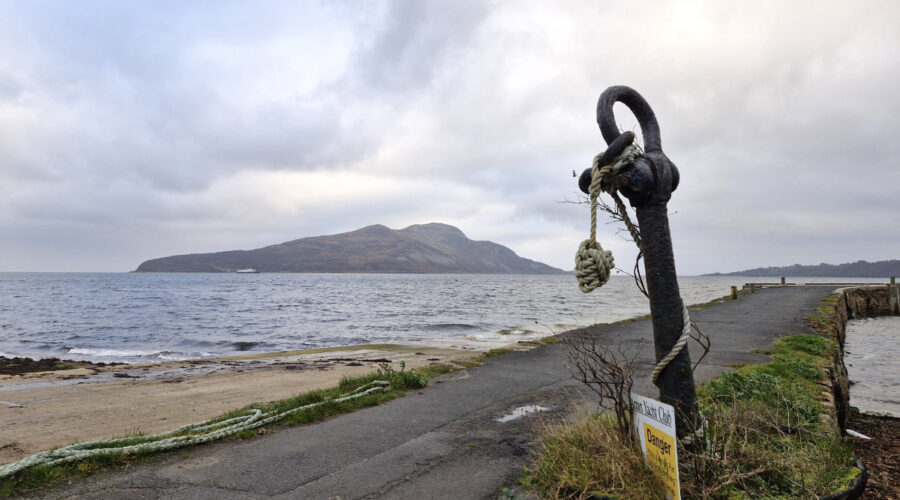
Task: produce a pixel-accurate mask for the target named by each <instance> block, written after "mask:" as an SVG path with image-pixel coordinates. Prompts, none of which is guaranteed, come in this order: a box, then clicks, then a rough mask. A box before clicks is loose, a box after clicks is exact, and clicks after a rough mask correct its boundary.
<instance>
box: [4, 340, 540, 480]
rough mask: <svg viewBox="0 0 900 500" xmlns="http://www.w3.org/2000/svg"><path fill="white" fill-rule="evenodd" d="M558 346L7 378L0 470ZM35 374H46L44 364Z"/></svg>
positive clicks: (353, 354) (367, 351)
mask: <svg viewBox="0 0 900 500" xmlns="http://www.w3.org/2000/svg"><path fill="white" fill-rule="evenodd" d="M549 336H552V335H550V334H548V335H540V334H531V335H527V336H519V335H517V336H515V337H512V338H510V339H500V340H478V339H471V338H464V337H463V338H450V339H439V340H430V341H421V342H411V343H407V344H370V345H357V346H342V347H327V348H319V349H308V350H301V351H287V352H276V353H252V354H245V355H238V356H227V357H220V358H204V359H193V360H183V361H164V362H157V363H145V364H115V365H111V364H109V363H106V364H105V365H100V364H89V363H80V364H79V366H74V367H70V368H68V369H63V370H54V371H31V372H27V373H20V374H16V375H8V374H5V375H0V428H2V429H4V432H3V434H4V436H3V442H0V463H8V462H13V461H16V460H19V459H21V458H24V457H26V456H28V455H31V454H33V453H37V452H39V451H44V450H47V449H50V448H52V447H54V446H61V445H66V444H70V443H73V442H78V441H86V440H92V439H101V438H108V437H112V436H120V435H125V434H130V433H135V432H145V433H154V432H161V431H166V430H170V429H174V428H177V427H180V426H183V425H187V424H191V423H194V422H198V421H201V420H205V419H208V418H213V417H216V416H219V415H222V414H224V413H226V412H229V411H232V410H236V409H239V408H243V407H245V406H248V405H250V404H254V403H268V402H273V401H277V400H281V399H285V398H289V397H292V396H294V395H297V394H299V393H302V392H306V391H310V390H315V389H324V388H328V387H332V386H335V385H337V383H338V382H339V381H340V379H341V378H342V377H345V376H357V375H363V374H367V373H370V372H372V371H374V370H376V369H377V368H378V366H379V364H381V363H390V365H391V366H392V367H394V369H397V370H399V369H400V367H401V366H404V367H405V368H406V369H412V368H420V367H427V366H429V365H436V364H447V365H451V366H455V367H458V368H463V369H464V368H465V366H466V365H467V363H471V362H472V360H473V358H479V357H481V356H483V355H485V354H486V353H488V352H489V351H491V350H493V349H504V350H506V349H509V350H528V349H531V348H533V347H535V346H538V345H540V344H541V339H543V338H545V337H549ZM20 359H21V358H20ZM59 362H61V363H63V364H69V363H68V362H66V361H62V360H60V361H59ZM75 363H78V362H75ZM33 365H34V366H42V365H41V363H40V362H39V361H38V362H35V363H33ZM44 365H46V363H45V364H44Z"/></svg>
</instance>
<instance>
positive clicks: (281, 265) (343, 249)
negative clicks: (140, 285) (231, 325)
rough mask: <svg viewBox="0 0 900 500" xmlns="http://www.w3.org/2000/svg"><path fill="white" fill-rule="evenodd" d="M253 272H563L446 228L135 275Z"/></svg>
mask: <svg viewBox="0 0 900 500" xmlns="http://www.w3.org/2000/svg"><path fill="white" fill-rule="evenodd" d="M244 268H253V269H256V270H258V271H262V272H287V273H483V274H557V273H563V272H564V271H562V270H560V269H556V268H554V267H550V266H548V265H546V264H542V263H540V262H535V261H533V260H529V259H525V258H522V257H519V256H518V255H516V253H515V252H513V251H512V250H510V249H509V248H507V247H505V246H503V245H498V244H497V243H492V242H490V241H473V240H470V239H469V238H467V237H466V235H465V234H463V232H462V231H460V230H459V229H457V228H455V227H453V226H449V225H447V224H437V223H431V224H418V225H413V226H409V227H407V228H405V229H400V230H394V229H390V228H388V227H385V226H382V225H380V224H378V225H374V226H367V227H364V228H362V229H357V230H356V231H351V232H348V233H341V234H333V235H328V236H313V237H310V238H301V239H298V240H293V241H288V242H285V243H281V244H278V245H271V246H267V247H264V248H258V249H256V250H231V251H227V252H216V253H201V254H190V255H175V256H172V257H162V258H158V259H151V260H148V261H146V262H143V263H142V264H141V265H140V266H138V268H137V270H136V272H206V273H215V272H232V271H236V270H238V269H244Z"/></svg>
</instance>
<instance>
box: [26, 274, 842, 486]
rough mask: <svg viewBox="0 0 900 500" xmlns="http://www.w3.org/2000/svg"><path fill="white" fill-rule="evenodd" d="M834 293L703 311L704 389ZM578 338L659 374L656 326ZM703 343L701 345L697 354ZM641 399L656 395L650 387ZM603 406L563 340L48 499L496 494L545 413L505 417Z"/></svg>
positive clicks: (597, 331) (644, 383) (641, 385)
mask: <svg viewBox="0 0 900 500" xmlns="http://www.w3.org/2000/svg"><path fill="white" fill-rule="evenodd" d="M830 291H831V289H830V288H822V287H785V288H770V289H764V290H759V291H757V293H754V294H751V295H746V296H741V297H740V299H739V300H737V301H731V302H725V303H722V304H717V305H715V306H713V307H710V308H709V309H707V310H703V311H693V312H692V318H693V319H694V320H695V321H696V322H697V323H698V324H699V325H700V327H701V328H702V329H703V330H704V332H706V333H707V334H708V335H710V336H711V337H712V342H713V345H712V351H711V352H710V354H709V356H707V358H706V359H705V360H704V362H703V364H702V365H701V366H700V367H699V368H698V369H697V372H696V373H695V377H696V378H697V381H698V382H702V381H704V380H708V379H709V378H711V377H713V376H715V375H717V374H719V373H721V372H723V371H725V370H729V369H730V368H729V366H730V365H731V364H733V363H739V362H740V363H752V362H763V361H766V360H767V359H768V357H767V356H763V355H760V354H753V353H752V352H751V351H753V350H755V349H761V348H766V347H769V346H771V344H772V342H773V341H774V340H775V339H776V338H778V337H780V336H784V335H792V334H798V333H810V332H811V331H812V330H811V329H810V328H809V327H808V326H807V325H806V323H805V321H804V317H806V316H807V315H809V314H811V313H812V312H813V311H814V309H815V307H816V306H817V305H819V303H820V301H821V300H822V298H823V297H824V296H825V295H826V294H827V293H829V292H830ZM573 333H580V334H585V333H586V334H590V335H597V336H598V337H599V338H601V339H603V341H604V342H610V343H613V344H621V345H622V346H626V348H630V349H636V348H638V347H642V350H641V358H640V359H641V362H642V365H645V367H646V370H643V368H644V366H642V371H645V372H646V373H647V377H646V378H649V373H650V369H651V367H652V364H651V359H650V357H651V356H652V353H653V347H652V340H651V339H652V334H651V325H650V322H649V321H636V322H632V323H621V324H613V325H602V326H596V327H591V328H587V329H584V330H578V331H575V332H573ZM697 349H698V348H697V346H692V347H691V353H692V355H693V354H694V353H696V352H698V351H697ZM635 390H636V392H639V393H642V394H646V395H649V396H651V397H655V396H657V394H658V393H657V391H656V390H655V389H654V388H652V387H651V386H650V384H649V381H648V380H637V381H636V384H635ZM585 404H587V405H589V406H590V405H593V404H595V403H593V402H592V401H591V397H590V393H588V392H587V391H585V390H584V389H583V388H582V386H581V384H579V383H577V382H575V381H574V380H573V379H572V377H571V374H570V372H569V369H568V367H567V353H566V348H565V346H564V345H561V344H552V345H547V346H542V347H539V348H536V349H533V350H530V351H523V352H516V353H512V354H507V355H503V356H498V357H495V358H491V359H489V360H487V362H486V363H485V364H484V366H482V367H478V368H473V369H469V370H465V371H462V372H455V373H452V374H448V375H445V376H443V377H439V378H436V379H433V381H432V384H431V385H430V386H429V387H428V388H427V389H424V390H422V391H420V392H411V393H409V394H407V396H405V397H403V398H400V399H396V400H394V401H391V402H389V403H387V404H384V405H382V406H377V407H372V408H368V409H365V410H361V411H358V412H355V413H351V414H347V415H343V416H340V417H337V418H334V419H331V420H328V421H325V422H321V423H317V424H312V425H307V426H301V427H275V428H274V429H272V431H271V432H270V433H269V434H268V435H266V436H263V437H260V438H257V439H254V440H250V441H243V442H241V441H229V442H222V443H216V444H212V445H207V446H203V447H199V448H193V449H190V450H187V451H180V452H179V451H176V452H173V453H170V454H166V455H163V456H159V457H156V458H151V459H148V460H145V461H142V462H141V463H140V464H138V465H136V466H133V467H131V468H128V469H125V470H122V469H119V470H112V471H108V472H103V473H100V474H96V475H94V476H91V477H89V478H85V479H73V480H72V482H71V483H70V484H67V485H63V486H62V487H58V488H54V489H52V490H48V491H46V492H44V494H43V496H44V497H46V498H60V497H62V498H69V497H76V498H103V499H108V498H123V499H125V498H127V499H142V498H148V499H149V498H167V499H168V498H178V499H189V498H216V499H230V498H240V499H246V498H268V497H276V498H340V499H345V498H410V499H423V498H441V499H454V498H460V499H472V498H495V497H497V496H498V492H499V489H500V488H501V487H503V486H504V485H513V484H514V483H515V480H516V478H518V477H519V476H520V475H521V474H522V466H523V464H524V463H525V462H526V460H527V458H528V454H529V452H530V449H531V448H530V444H531V443H532V442H533V440H534V430H535V428H537V427H538V426H539V423H540V419H538V418H536V417H535V416H534V414H532V415H529V416H526V417H523V418H519V419H514V420H511V421H508V422H499V421H497V419H498V418H499V417H502V416H504V415H507V414H509V413H510V412H511V411H512V410H513V409H515V408H517V407H520V406H523V405H540V406H543V407H546V408H548V409H549V411H547V412H545V413H544V414H541V415H542V417H541V418H545V419H554V418H566V417H569V416H571V415H572V414H573V413H574V412H575V411H577V408H579V407H582V408H583V407H584V406H583V405H585Z"/></svg>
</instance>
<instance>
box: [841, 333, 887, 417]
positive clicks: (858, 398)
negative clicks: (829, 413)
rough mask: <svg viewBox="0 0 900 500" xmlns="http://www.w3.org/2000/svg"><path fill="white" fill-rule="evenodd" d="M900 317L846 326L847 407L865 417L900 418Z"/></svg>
mask: <svg viewBox="0 0 900 500" xmlns="http://www.w3.org/2000/svg"><path fill="white" fill-rule="evenodd" d="M898 358H900V316H880V317H875V318H864V319H854V320H850V321H849V322H848V323H847V338H846V340H845V342H844V364H845V365H847V377H848V378H849V379H850V383H851V384H852V385H851V386H850V404H851V405H852V406H855V407H857V408H859V410H860V411H862V412H865V413H875V414H885V415H890V416H893V417H900V368H898V366H900V365H898V364H897V359H898Z"/></svg>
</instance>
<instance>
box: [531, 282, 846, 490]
mask: <svg viewBox="0 0 900 500" xmlns="http://www.w3.org/2000/svg"><path fill="white" fill-rule="evenodd" d="M831 303H833V300H829V299H826V304H825V305H823V306H822V307H821V308H819V309H817V311H816V314H815V316H814V317H813V318H810V319H811V321H815V322H817V323H820V325H821V326H824V327H826V328H827V327H829V326H830V315H829V311H830V310H831V307H830V304H831ZM826 309H828V310H826ZM836 348H837V347H836V346H835V345H834V343H833V342H832V341H831V340H829V339H828V338H826V337H823V336H820V335H794V336H789V337H783V338H781V339H779V340H777V341H776V342H775V343H774V346H773V348H772V349H769V350H766V351H765V353H766V354H769V355H771V356H772V358H773V360H772V361H771V362H769V363H764V364H753V365H745V366H741V367H740V368H739V369H737V370H736V371H734V372H730V373H726V374H724V375H722V376H720V377H718V378H716V379H714V380H712V381H710V382H708V383H707V384H705V385H703V386H702V387H700V388H699V390H698V402H699V405H700V408H701V410H702V412H703V414H704V415H705V416H706V419H707V423H708V425H709V429H708V431H707V434H706V436H707V439H708V441H709V445H708V448H707V449H706V450H691V449H685V447H682V446H679V462H680V465H679V468H680V471H681V488H682V498H703V499H706V498H713V499H728V500H733V499H747V498H817V497H819V496H821V495H827V494H830V493H834V492H836V491H841V490H843V489H844V488H846V487H847V486H848V485H849V483H850V481H851V480H852V479H853V478H854V477H855V475H856V474H857V473H858V470H857V469H856V468H855V467H853V459H852V450H851V446H850V444H849V443H848V442H847V441H846V440H845V439H843V438H841V437H840V436H838V435H836V433H835V432H834V428H833V427H832V424H830V423H829V422H828V421H827V419H823V418H822V417H823V416H824V415H825V411H826V410H825V408H824V406H823V404H822V389H823V387H822V383H823V382H824V379H825V376H826V374H825V367H826V366H828V365H829V364H830V362H831V359H832V354H833V353H834V349H836ZM615 429H616V426H615V423H614V422H613V421H612V420H611V419H610V418H605V417H603V416H594V417H589V418H587V419H581V420H579V421H578V422H576V423H574V424H560V425H555V426H547V427H545V428H544V429H543V431H542V432H541V436H540V437H539V440H538V446H537V448H538V449H537V457H536V459H535V460H534V463H533V464H532V465H530V466H529V467H528V468H527V470H526V475H525V477H524V478H523V479H522V480H521V483H522V484H523V486H525V487H527V488H530V489H532V490H534V491H535V492H536V493H538V494H539V495H541V496H542V497H544V498H579V499H583V498H589V497H590V496H591V495H594V494H599V495H607V496H613V497H619V498H648V499H650V498H664V496H663V494H662V492H661V489H660V488H659V484H658V483H655V482H654V481H653V478H652V475H650V472H649V471H648V470H647V469H646V468H645V467H643V461H642V459H641V457H640V450H639V449H637V448H636V446H634V445H631V444H628V443H626V442H625V441H624V440H623V439H622V438H620V437H619V436H618V435H617V433H616V430H615ZM635 457H637V458H635Z"/></svg>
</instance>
